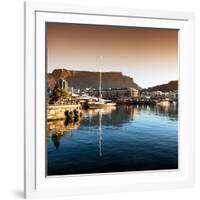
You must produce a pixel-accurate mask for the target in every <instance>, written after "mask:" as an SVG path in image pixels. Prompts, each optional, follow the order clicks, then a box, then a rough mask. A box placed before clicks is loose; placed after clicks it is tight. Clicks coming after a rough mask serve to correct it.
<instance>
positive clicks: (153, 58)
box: [47, 23, 178, 88]
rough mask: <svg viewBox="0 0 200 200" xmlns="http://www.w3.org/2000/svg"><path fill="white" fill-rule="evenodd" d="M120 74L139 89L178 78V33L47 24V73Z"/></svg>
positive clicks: (157, 30) (164, 30) (147, 29)
mask: <svg viewBox="0 0 200 200" xmlns="http://www.w3.org/2000/svg"><path fill="white" fill-rule="evenodd" d="M101 56H102V57H103V61H102V71H120V72H122V73H123V74H125V75H128V76H130V77H132V78H133V79H134V81H135V82H136V83H137V84H138V85H139V86H141V87H143V88H146V87H151V86H154V85H158V84H162V83H167V82H168V81H170V80H177V79H178V31H176V30H169V29H150V28H133V27H113V26H96V25H78V24H59V23H48V25H47V70H48V72H49V73H51V72H52V71H53V70H54V69H58V68H65V69H70V70H82V71H86V70H87V71H98V70H99V63H100V57H101Z"/></svg>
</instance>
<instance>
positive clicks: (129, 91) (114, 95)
mask: <svg viewBox="0 0 200 200" xmlns="http://www.w3.org/2000/svg"><path fill="white" fill-rule="evenodd" d="M101 94H102V98H103V99H119V98H122V97H130V98H132V97H138V96H139V91H138V90H137V89H135V88H131V87H129V88H107V89H102V90H101ZM90 95H92V96H95V97H98V96H99V90H98V89H95V90H94V89H93V90H91V91H90Z"/></svg>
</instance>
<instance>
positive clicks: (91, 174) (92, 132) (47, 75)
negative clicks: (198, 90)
mask: <svg viewBox="0 0 200 200" xmlns="http://www.w3.org/2000/svg"><path fill="white" fill-rule="evenodd" d="M193 21H194V16H193V14H192V13H182V12H160V11H143V10H133V9H125V8H121V9H119V8H117V9H116V8H106V7H98V8H97V7H85V6H73V5H67V4H62V3H60V4H59V3H56V4H53V3H34V2H29V3H25V197H37V196H51V197H53V196H59V195H81V194H82V195H83V194H96V193H109V192H126V191H136V190H150V189H165V188H175V187H187V186H192V185H193V182H194V164H193V163H194V117H193V115H194V102H193V101H194V56H193V54H194V52H193V51H194V50H193V45H194V36H193Z"/></svg>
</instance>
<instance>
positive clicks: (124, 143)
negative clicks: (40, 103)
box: [47, 105, 178, 175]
mask: <svg viewBox="0 0 200 200" xmlns="http://www.w3.org/2000/svg"><path fill="white" fill-rule="evenodd" d="M58 132H61V133H60V134H59V133H58ZM55 133H57V135H58V136H53V135H54V134H55ZM47 146H48V147H47V148H48V149H47V154H48V155H47V169H48V172H47V174H48V175H64V174H83V173H105V172H123V171H138V170H161V169H177V168H178V109H177V106H176V105H170V106H165V107H162V106H152V107H151V106H126V105H123V106H117V107H116V108H114V109H106V110H103V109H97V110H86V111H84V112H83V116H82V118H81V121H80V122H76V123H73V124H66V123H65V121H62V120H61V121H53V122H48V145H47Z"/></svg>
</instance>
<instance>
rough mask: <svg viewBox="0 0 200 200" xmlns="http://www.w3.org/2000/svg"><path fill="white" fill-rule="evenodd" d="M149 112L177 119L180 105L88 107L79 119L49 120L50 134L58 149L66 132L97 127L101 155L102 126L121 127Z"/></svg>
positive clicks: (100, 154)
mask: <svg viewBox="0 0 200 200" xmlns="http://www.w3.org/2000/svg"><path fill="white" fill-rule="evenodd" d="M144 112H145V113H149V114H153V115H158V116H162V117H165V116H166V117H168V118H169V120H177V118H178V106H177V105H174V104H170V105H168V106H161V105H156V106H149V105H138V106H136V105H120V106H117V107H111V108H101V109H88V110H83V111H82V118H81V120H80V119H77V120H55V121H48V135H49V137H51V138H52V142H53V144H54V146H55V148H56V149H58V148H59V145H60V140H61V139H62V135H64V134H69V133H70V134H73V133H75V132H76V130H77V129H79V128H80V126H82V127H86V128H88V130H90V128H91V127H97V129H96V131H97V132H98V149H99V156H102V155H103V153H102V142H103V128H102V126H107V127H109V126H112V127H116V128H117V127H121V126H123V125H124V124H126V123H129V122H130V121H133V122H134V119H135V118H136V117H137V116H139V115H140V113H144Z"/></svg>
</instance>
